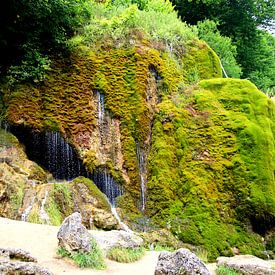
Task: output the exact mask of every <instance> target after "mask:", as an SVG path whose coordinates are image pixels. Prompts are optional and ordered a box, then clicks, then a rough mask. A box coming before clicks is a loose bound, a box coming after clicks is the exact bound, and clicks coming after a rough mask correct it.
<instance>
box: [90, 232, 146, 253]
mask: <svg viewBox="0 0 275 275" xmlns="http://www.w3.org/2000/svg"><path fill="white" fill-rule="evenodd" d="M90 232H91V234H92V236H93V238H94V239H95V240H96V241H97V243H98V245H99V246H100V248H101V249H102V250H103V251H104V252H107V251H108V250H109V249H111V248H113V247H123V248H137V247H140V246H141V245H142V244H143V239H142V238H140V237H138V236H137V235H135V234H134V233H133V232H126V231H124V230H111V231H90Z"/></svg>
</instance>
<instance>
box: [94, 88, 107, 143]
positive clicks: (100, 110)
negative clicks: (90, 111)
mask: <svg viewBox="0 0 275 275" xmlns="http://www.w3.org/2000/svg"><path fill="white" fill-rule="evenodd" d="M95 95H96V99H97V114H98V128H99V133H100V143H101V145H102V144H103V143H104V136H105V135H104V132H105V127H104V125H105V106H104V95H103V94H102V93H100V92H99V91H95Z"/></svg>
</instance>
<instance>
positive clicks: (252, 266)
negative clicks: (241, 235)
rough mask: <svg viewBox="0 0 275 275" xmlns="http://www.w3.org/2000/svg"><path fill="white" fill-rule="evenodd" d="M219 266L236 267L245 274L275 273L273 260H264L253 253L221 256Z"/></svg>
mask: <svg viewBox="0 0 275 275" xmlns="http://www.w3.org/2000/svg"><path fill="white" fill-rule="evenodd" d="M217 261H218V264H217V265H218V266H226V267H229V268H233V269H236V270H237V271H240V272H241V273H242V274H244V275H274V274H275V270H274V269H272V261H264V260H262V259H260V258H258V257H255V256H252V255H236V256H234V257H219V258H218V259H217Z"/></svg>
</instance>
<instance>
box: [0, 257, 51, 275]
mask: <svg viewBox="0 0 275 275" xmlns="http://www.w3.org/2000/svg"><path fill="white" fill-rule="evenodd" d="M0 274H22V275H24V274H32V275H33V274H39V275H52V274H53V273H51V272H50V271H49V270H47V269H46V268H43V267H41V266H39V265H37V264H34V263H29V262H20V261H18V262H17V261H6V260H0Z"/></svg>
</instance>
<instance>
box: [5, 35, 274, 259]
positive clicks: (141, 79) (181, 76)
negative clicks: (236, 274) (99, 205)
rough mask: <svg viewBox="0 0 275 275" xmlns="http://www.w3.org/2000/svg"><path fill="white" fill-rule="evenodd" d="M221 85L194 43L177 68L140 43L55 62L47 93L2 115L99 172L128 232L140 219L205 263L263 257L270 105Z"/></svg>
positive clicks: (269, 198)
mask: <svg viewBox="0 0 275 275" xmlns="http://www.w3.org/2000/svg"><path fill="white" fill-rule="evenodd" d="M219 77H221V68H220V66H219V60H218V58H217V56H216V55H215V53H214V52H213V51H212V50H211V49H210V48H209V47H208V46H207V45H206V44H205V43H203V42H201V41H198V40H193V41H190V42H189V43H188V44H187V45H186V48H185V51H184V52H183V53H182V54H181V56H178V57H175V56H173V55H172V54H171V53H167V52H164V51H160V50H157V49H154V48H152V47H149V45H148V44H146V43H145V42H144V43H140V44H139V45H138V46H136V47H129V48H113V47H106V48H104V49H98V50H97V51H95V50H91V49H90V48H87V47H82V48H81V49H78V51H77V53H74V54H72V55H71V56H70V58H68V59H66V60H64V59H61V60H56V63H55V64H54V65H53V66H52V71H51V72H50V73H49V74H48V76H47V78H46V80H45V83H44V84H43V85H40V86H31V85H22V86H20V87H17V88H16V89H15V90H14V91H12V92H11V95H10V96H9V94H8V93H6V96H5V106H7V109H6V114H5V116H6V119H7V120H8V121H9V122H10V123H11V124H13V125H25V126H26V127H28V128H30V129H32V130H34V131H47V130H51V131H59V132H61V134H62V135H63V137H65V138H67V140H68V141H69V142H70V143H71V144H72V145H73V146H74V147H75V148H76V149H77V150H78V153H79V156H80V157H81V158H82V160H83V162H84V163H85V165H86V167H87V168H88V169H89V170H90V171H91V172H92V171H93V170H94V169H96V168H97V167H99V166H105V167H107V168H108V169H109V171H110V173H111V174H112V176H113V177H114V178H115V180H116V181H117V182H118V183H119V184H121V185H123V189H124V195H123V196H122V197H121V198H118V204H119V207H120V210H121V214H122V216H123V218H124V219H125V220H129V221H130V222H131V223H132V224H135V223H138V222H139V221H141V220H142V219H143V218H144V217H146V218H148V219H149V220H150V222H151V223H152V224H153V225H154V226H160V227H166V228H169V229H170V230H171V231H172V232H173V233H174V234H175V235H176V236H177V237H178V238H179V239H180V240H182V241H184V242H186V243H191V244H194V245H199V246H202V247H204V248H206V249H207V250H208V251H209V256H210V258H212V259H213V258H215V257H216V256H218V255H220V254H224V255H228V254H230V253H232V252H231V248H233V247H237V248H238V249H239V250H240V252H245V253H247V252H251V253H254V254H257V253H258V254H259V253H260V252H261V251H263V249H264V248H263V246H262V243H261V238H260V236H259V235H257V234H256V233H253V230H254V231H255V232H258V233H261V234H263V235H264V234H265V233H266V232H268V231H269V230H271V229H272V225H274V214H275V213H274V209H275V202H274V166H275V160H274V159H275V152H274V131H275V128H274V110H275V108H274V103H272V102H271V101H270V100H269V99H268V98H267V97H266V96H265V95H263V94H262V93H261V92H260V91H258V90H257V89H256V88H255V86H254V85H252V84H251V83H250V82H249V81H246V80H243V81H241V80H233V79H221V78H219ZM199 80H201V81H200V82H198V81H199ZM98 94H102V95H103V96H104V104H105V109H106V118H105V121H104V125H105V126H107V127H105V128H104V130H102V129H99V128H100V127H99V120H100V117H99V114H98V104H99V99H98ZM106 128H108V129H107V130H106ZM102 136H103V138H102ZM102 140H103V141H102ZM139 147H140V148H141V149H142V150H143V152H144V155H145V158H144V161H145V166H146V169H145V172H146V173H145V174H146V175H145V184H146V207H145V212H142V211H140V209H141V200H140V185H141V183H140V181H141V178H140V167H139V162H138V157H137V148H139ZM259 224H261V226H259ZM137 227H138V225H137Z"/></svg>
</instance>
